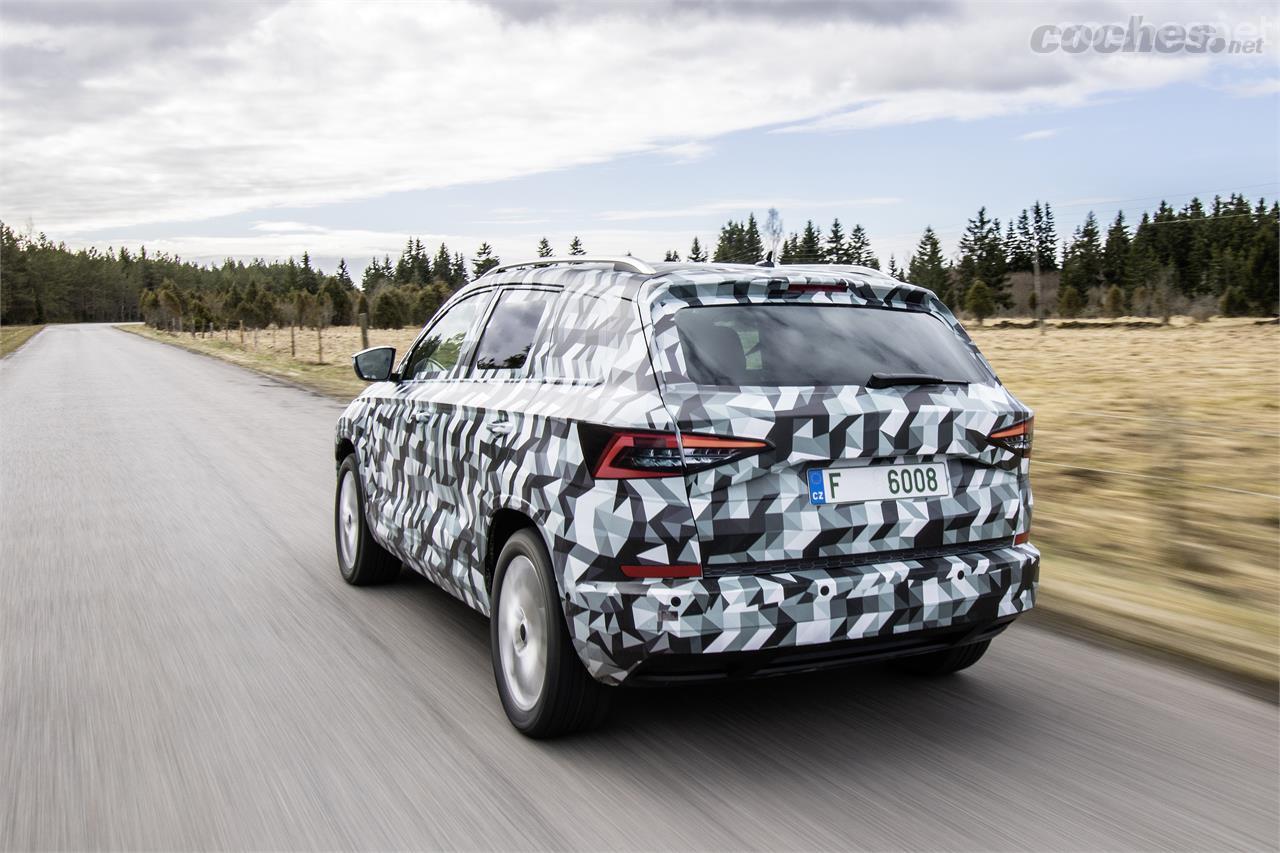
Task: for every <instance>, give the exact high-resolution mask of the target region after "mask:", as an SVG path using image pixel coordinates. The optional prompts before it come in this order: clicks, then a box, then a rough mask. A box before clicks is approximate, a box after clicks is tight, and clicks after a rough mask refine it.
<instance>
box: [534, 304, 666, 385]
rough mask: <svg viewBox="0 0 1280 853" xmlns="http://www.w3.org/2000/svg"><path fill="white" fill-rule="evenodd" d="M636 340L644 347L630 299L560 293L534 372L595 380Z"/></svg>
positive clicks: (604, 373) (559, 378) (565, 377)
mask: <svg viewBox="0 0 1280 853" xmlns="http://www.w3.org/2000/svg"><path fill="white" fill-rule="evenodd" d="M637 341H639V342H640V349H641V350H642V351H643V350H645V345H644V343H643V341H644V336H643V335H642V334H641V332H640V329H639V323H638V319H637V316H636V306H635V303H634V302H631V301H630V300H627V299H619V298H618V297H616V296H590V295H582V294H564V295H563V296H562V297H561V299H560V301H559V303H558V304H557V305H556V308H555V313H554V315H552V316H551V317H550V319H549V320H548V329H547V346H546V350H545V352H544V353H543V355H542V356H541V358H540V360H541V362H542V363H541V364H540V365H539V372H538V375H539V376H541V377H543V378H545V379H554V380H560V381H564V380H568V381H572V382H598V381H600V380H602V379H603V378H604V377H605V376H606V375H607V374H608V373H609V370H610V369H611V368H612V367H613V365H614V364H615V362H617V360H618V358H619V357H620V356H621V355H622V353H623V352H624V351H626V350H627V349H628V348H630V347H633V346H635V345H636V342H637Z"/></svg>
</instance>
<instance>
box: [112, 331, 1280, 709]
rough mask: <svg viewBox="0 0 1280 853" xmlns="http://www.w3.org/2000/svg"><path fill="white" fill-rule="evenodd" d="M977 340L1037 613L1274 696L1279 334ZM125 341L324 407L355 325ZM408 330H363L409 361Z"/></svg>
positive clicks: (346, 392) (351, 386)
mask: <svg viewBox="0 0 1280 853" xmlns="http://www.w3.org/2000/svg"><path fill="white" fill-rule="evenodd" d="M1081 325H1083V326H1085V327H1084V328H1070V329H1057V328H1050V329H1049V330H1048V331H1047V333H1045V334H1043V335H1042V334H1041V333H1040V332H1039V331H1038V330H1035V329H1025V328H1001V329H995V328H976V327H975V328H971V329H970V332H971V333H972V334H973V337H974V338H975V339H976V340H977V342H978V344H979V346H981V347H982V350H983V352H985V353H986V355H987V357H988V358H989V359H990V360H991V362H992V364H993V365H994V366H995V368H996V370H997V371H998V372H999V374H1000V378H1001V379H1002V380H1003V381H1004V383H1005V384H1006V385H1007V386H1008V387H1009V388H1010V389H1011V390H1012V391H1013V392H1014V393H1015V394H1016V395H1017V396H1018V397H1019V398H1020V399H1021V400H1022V401H1023V402H1025V403H1027V404H1028V405H1029V406H1031V407H1032V408H1033V409H1035V410H1036V438H1035V450H1034V457H1033V460H1032V471H1033V485H1034V489H1035V495H1036V507H1035V521H1034V526H1033V530H1032V539H1033V541H1035V542H1036V543H1037V544H1038V545H1039V546H1040V548H1041V550H1042V551H1043V552H1044V565H1043V570H1042V581H1043V583H1042V594H1041V605H1042V608H1043V609H1044V610H1045V611H1047V612H1049V613H1051V614H1054V615H1056V616H1057V617H1060V618H1063V619H1066V620H1067V621H1069V622H1070V623H1072V624H1074V625H1076V626H1079V627H1081V628H1084V629H1087V630H1088V631H1089V632H1091V633H1096V634H1100V635H1104V636H1107V637H1112V638H1116V639H1119V640H1122V641H1127V642H1131V643H1137V644H1140V645H1144V646H1148V647H1151V648H1153V649H1156V650H1160V651H1163V652H1168V653H1171V654H1173V655H1176V656H1179V657H1184V658H1188V659H1192V660H1195V661H1198V662H1201V663H1204V664H1208V665H1210V666H1212V667H1214V668H1217V669H1221V670H1225V671H1229V672H1232V673H1235V674H1237V675H1241V676H1245V677H1247V678H1250V679H1252V680H1255V681H1260V682H1264V683H1271V684H1274V683H1275V681H1276V679H1277V667H1278V665H1280V656H1278V647H1280V618H1278V614H1280V327H1277V326H1276V325H1275V324H1266V325H1264V324H1259V323H1257V322H1256V321H1254V320H1251V319H1241V320H1228V319H1214V320H1211V321H1208V322H1205V323H1191V322H1190V321H1189V320H1184V319H1175V321H1174V323H1172V324H1171V325H1170V326H1167V327H1162V328H1161V327H1156V328H1127V327H1123V326H1120V327H1105V326H1101V325H1099V326H1097V327H1091V325H1090V324H1087V323H1086V324H1081ZM127 328H129V330H130V331H135V332H137V333H139V334H144V335H147V336H150V337H155V338H158V339H161V340H165V341H167V342H170V343H175V344H179V345H181V346H185V347H188V348H190V349H195V350H199V351H203V352H207V353H210V354H212V355H216V356H218V357H221V358H225V359H227V360H229V361H233V362H235V363H237V364H241V365H243V366H245V367H250V368H252V369H255V370H259V371H261V372H263V373H267V374H269V375H272V376H276V377H279V378H282V379H285V380H288V381H292V382H296V383H299V384H302V385H304V386H307V387H311V388H314V389H316V390H318V391H321V392H323V393H326V394H330V395H333V396H336V397H344V396H345V397H350V396H352V395H354V394H355V393H357V392H358V391H359V389H360V388H361V387H362V384H363V383H361V382H360V381H359V380H357V379H356V378H355V376H354V375H353V374H352V372H351V367H350V358H349V356H350V354H351V353H352V352H355V351H356V350H358V349H359V348H360V332H359V330H358V329H355V328H335V329H328V330H326V331H325V333H324V353H325V362H326V363H325V364H317V359H316V334H315V332H314V331H307V332H300V333H299V334H298V338H297V348H298V357H296V358H293V357H290V349H289V346H290V344H289V331H288V330H287V329H285V330H278V331H275V332H272V331H266V332H259V333H258V340H257V347H256V349H255V348H254V346H253V342H252V336H250V335H246V341H245V345H244V347H241V346H240V344H239V335H238V334H237V333H232V334H231V335H230V336H228V338H227V340H224V339H223V336H222V335H221V334H216V335H215V336H214V337H212V338H199V337H196V338H193V337H191V336H190V335H181V336H176V335H169V334H165V333H161V332H156V331H154V330H151V329H146V328H144V327H141V326H133V327H127ZM416 332H417V330H416V329H402V330H396V331H386V330H372V329H371V330H370V332H369V338H370V344H371V345H378V344H391V345H393V346H396V347H397V348H398V349H401V350H402V349H403V347H405V346H407V345H408V344H409V343H410V342H411V341H412V340H413V338H414V336H415V334H416Z"/></svg>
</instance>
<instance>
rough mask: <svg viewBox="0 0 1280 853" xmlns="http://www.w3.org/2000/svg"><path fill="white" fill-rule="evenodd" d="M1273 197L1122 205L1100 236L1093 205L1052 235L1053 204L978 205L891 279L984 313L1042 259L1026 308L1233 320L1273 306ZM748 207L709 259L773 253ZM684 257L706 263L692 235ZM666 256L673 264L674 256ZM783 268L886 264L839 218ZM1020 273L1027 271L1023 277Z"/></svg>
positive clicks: (1278, 217) (798, 245)
mask: <svg viewBox="0 0 1280 853" xmlns="http://www.w3.org/2000/svg"><path fill="white" fill-rule="evenodd" d="M1278 244H1280V205H1277V203H1276V202H1274V201H1273V202H1272V203H1271V204H1270V205H1268V204H1267V202H1266V200H1265V199H1259V200H1258V201H1257V202H1256V203H1255V204H1252V205H1251V204H1250V202H1249V200H1248V199H1247V198H1245V197H1244V196H1242V195H1236V194H1232V195H1231V196H1229V197H1228V198H1225V199H1224V198H1222V197H1220V196H1219V197H1215V198H1214V199H1213V203H1212V204H1211V205H1210V206H1209V207H1208V208H1207V209H1206V207H1205V205H1204V204H1203V203H1202V202H1201V201H1200V200H1199V199H1192V200H1191V201H1190V202H1189V203H1187V204H1186V205H1185V206H1184V207H1182V208H1181V209H1180V210H1175V209H1174V208H1173V207H1172V206H1171V205H1169V204H1168V203H1167V202H1163V201H1162V202H1160V205H1159V207H1157V209H1156V210H1155V211H1154V212H1153V213H1147V212H1144V213H1143V214H1142V216H1141V218H1140V219H1139V221H1138V223H1137V225H1136V226H1135V227H1132V228H1131V227H1130V225H1129V223H1128V222H1127V221H1126V220H1125V215H1124V212H1123V211H1120V212H1118V213H1117V214H1116V217H1115V219H1114V220H1113V221H1112V222H1111V224H1110V226H1108V228H1107V229H1106V232H1105V233H1103V231H1102V229H1101V226H1100V225H1099V224H1098V220H1097V217H1096V216H1095V215H1094V213H1093V212H1092V211H1090V212H1089V213H1088V215H1087V216H1086V217H1085V220H1084V222H1083V223H1082V224H1081V225H1080V227H1079V228H1077V229H1076V230H1075V232H1074V233H1073V234H1072V235H1071V238H1070V239H1067V240H1062V241H1061V242H1059V239H1058V234H1057V226H1056V224H1055V222H1054V214H1053V208H1052V206H1051V205H1050V204H1049V203H1048V202H1040V201H1036V202H1035V203H1034V204H1032V205H1031V207H1029V208H1025V209H1023V210H1022V211H1021V212H1020V213H1019V214H1018V215H1017V216H1015V217H1012V218H1010V219H1009V220H1008V221H1007V223H1006V224H1005V226H1004V227H1003V228H1002V227H1001V222H1000V220H999V219H996V218H993V217H991V216H990V215H989V214H988V212H987V209H986V208H985V207H982V208H979V209H978V212H977V214H976V215H975V216H974V217H973V218H971V219H970V220H969V221H968V223H967V224H966V226H965V229H964V232H963V234H962V235H961V237H960V240H959V245H958V251H957V253H956V255H955V256H954V257H953V258H950V259H948V258H947V256H946V255H945V254H944V252H943V249H942V243H941V240H939V238H938V235H937V233H936V232H935V231H934V230H933V228H932V227H926V228H925V229H924V233H923V234H922V235H921V237H920V241H919V243H918V244H917V247H916V251H915V253H914V254H913V255H912V256H911V257H910V258H908V259H906V260H905V262H904V263H899V261H898V260H897V259H896V258H894V257H893V256H892V255H891V256H890V257H889V262H888V266H887V269H886V270H885V271H886V272H887V273H888V274H889V275H891V276H893V277H894V278H898V279H900V280H902V281H910V282H911V283H913V284H918V285H921V286H922V287H927V288H929V289H930V290H933V291H934V292H935V293H937V294H938V296H939V297H940V298H941V299H942V300H943V302H945V303H947V304H948V305H950V306H951V307H952V308H954V309H956V310H963V311H965V312H966V313H969V314H971V315H974V316H976V317H978V318H979V319H982V318H985V317H987V316H991V315H992V314H993V313H994V312H996V311H997V310H1001V309H1009V308H1012V307H1014V305H1013V302H1014V298H1013V293H1012V288H1011V283H1012V282H1013V280H1014V279H1016V278H1018V277H1019V274H1025V273H1031V272H1032V271H1033V270H1035V269H1036V268H1037V267H1038V268H1039V270H1040V271H1041V272H1042V273H1045V274H1047V276H1046V277H1047V278H1048V279H1049V280H1050V281H1051V282H1052V283H1053V285H1054V290H1055V291H1056V297H1055V299H1054V301H1053V304H1045V305H1039V306H1038V305H1036V295H1035V293H1034V291H1033V292H1030V293H1029V294H1028V299H1027V304H1025V305H1021V306H1018V307H1020V308H1026V309H1028V310H1030V311H1031V312H1032V313H1035V312H1037V310H1039V311H1040V312H1042V313H1044V314H1054V313H1056V314H1057V315H1059V316H1062V317H1075V316H1078V315H1080V314H1081V313H1083V312H1085V311H1087V310H1094V311H1096V312H1097V313H1101V314H1107V315H1111V316H1119V315H1120V314H1123V313H1126V312H1131V313H1134V314H1168V313H1169V312H1170V311H1171V310H1172V309H1173V307H1174V304H1175V302H1176V303H1178V304H1180V305H1183V306H1186V305H1190V304H1194V303H1200V304H1204V303H1205V302H1210V303H1212V304H1213V306H1214V307H1215V308H1216V309H1217V310H1218V311H1219V312H1220V313H1222V314H1226V315H1228V316H1234V315H1247V314H1275V313H1276V311H1277V308H1278V307H1280V306H1278V302H1280V245H1278ZM772 250H773V248H772V247H768V246H766V245H765V243H764V238H763V237H762V235H761V233H760V228H759V226H758V224H757V222H756V218H755V215H754V213H753V214H750V215H749V216H748V217H747V219H746V220H745V221H735V220H729V221H728V222H727V223H725V225H724V226H723V227H722V228H721V229H720V234H719V237H718V240H717V242H716V245H715V249H714V251H713V253H712V256H711V259H712V260H713V261H722V262H731V263H754V262H755V261H756V260H759V259H760V258H763V257H764V256H765V254H766V252H769V251H772ZM687 259H688V260H690V261H701V260H706V251H705V250H704V248H703V246H702V244H701V243H700V242H699V241H698V239H697V238H695V239H694V241H693V243H692V245H691V246H690V247H689V253H688V256H687ZM666 260H668V261H678V260H680V255H679V252H677V251H674V250H671V251H668V252H667V253H666ZM776 260H777V261H778V262H779V263H782V264H856V265H860V266H866V267H871V268H873V269H881V264H880V259H879V257H878V256H877V255H876V254H875V252H874V251H872V248H871V243H870V240H869V239H868V237H867V233H866V230H865V229H864V228H863V227H862V226H861V225H859V224H854V225H853V227H852V228H850V229H849V230H848V232H847V233H846V231H845V227H844V225H842V224H841V222H840V220H839V219H835V220H834V221H833V222H832V223H831V226H830V227H829V228H827V229H821V228H819V227H818V226H816V225H815V224H814V222H813V221H812V220H809V221H807V222H806V223H805V225H804V228H803V229H801V230H800V231H798V232H793V233H791V234H790V235H788V236H787V237H786V238H785V239H783V240H781V241H780V244H779V245H778V247H777V258H776ZM1023 278H1025V276H1023Z"/></svg>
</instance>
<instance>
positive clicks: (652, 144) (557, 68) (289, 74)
mask: <svg viewBox="0 0 1280 853" xmlns="http://www.w3.org/2000/svg"><path fill="white" fill-rule="evenodd" d="M1140 5H1142V6H1143V9H1142V10H1135V9H1134V8H1132V5H1131V4H1119V3H1113V4H1108V3H1095V4H1093V5H1092V6H1091V7H1090V16H1096V17H1108V18H1115V19H1117V20H1123V19H1126V18H1127V16H1128V15H1129V14H1130V13H1131V12H1135V11H1144V10H1145V11H1146V12H1147V14H1148V17H1149V18H1150V19H1157V18H1168V19H1179V18H1182V17H1185V13H1184V12H1183V11H1182V10H1181V9H1180V7H1178V6H1177V4H1164V5H1161V4H1159V3H1143V4H1140ZM544 7H546V4H536V5H535V6H524V5H519V4H516V5H513V4H510V3H496V4H484V5H481V4H471V3H466V2H460V0H459V2H444V1H443V0H441V2H432V3H422V4H412V3H370V4H361V5H355V4H346V3H336V2H334V3H326V2H293V3H287V4H282V5H276V6H272V5H267V4H262V3H252V4H227V5H219V4H209V5H201V4H194V3H178V4H173V3H167V4H144V5H140V4H129V3H126V4H116V5H102V6H99V5H84V4H74V5H73V4H62V3H52V4H40V5H35V6H19V5H18V4H14V3H6V4H4V5H3V6H2V7H0V15H4V16H6V20H5V22H4V25H3V26H0V33H3V39H2V40H0V64H2V66H3V67H2V69H0V70H3V73H4V77H5V93H4V97H3V98H2V99H0V126H3V127H4V137H3V143H2V147H0V154H2V155H3V163H4V166H3V170H2V171H0V205H2V207H0V215H2V216H4V217H5V218H6V219H10V220H13V221H23V220H25V219H27V218H28V217H30V218H31V219H33V220H34V221H35V222H36V223H37V225H38V226H39V227H40V228H42V229H45V230H46V231H48V232H50V233H58V232H71V231H88V230H93V229H103V228H108V227H127V226H132V225H136V224H141V223H152V222H165V221H167V222H173V221H193V220H202V219H207V218H211V217H216V216H223V215H228V214H234V213H239V212H244V211H252V210H264V209H270V208H283V207H305V206H313V205H321V204H325V203H329V202H335V201H341V200H349V199H359V198H372V197H377V196H381V195H384V194H387V193H391V192H397V191H407V190H420V189H429V188H436V187H444V186H452V185H459V184H468V183H481V182H492V181H498V180H503V179H507V178H513V177H518V176H524V175H532V174H536V173H541V172H548V171H554V170H561V169H567V168H570V167H573V166H579V165H584V164H591V163H601V162H605V161H608V160H611V159H614V158H617V157H620V156H624V155H628V154H642V153H656V154H659V155H660V156H661V155H665V156H672V157H674V158H675V159H676V161H680V160H681V159H682V158H683V159H684V160H689V159H696V158H697V157H700V156H705V155H706V154H707V153H708V150H709V147H708V140H711V139H713V138H715V137H718V136H721V135H724V134H728V133H731V132H734V131H739V130H743V129H747V128H759V127H773V128H780V129H785V130H787V131H789V132H801V131H841V130H856V129H860V128H867V127H877V126H884V125H891V124H904V123H914V122H924V121H933V120H938V119H972V118H982V117H990V116H1000V115H1009V114H1019V113H1035V112H1046V111H1052V110H1060V109H1062V108H1066V107H1071V106H1076V105H1080V104H1084V103H1089V102H1090V101H1091V100H1094V99H1097V98H1099V97H1102V96H1105V95H1106V94H1107V93H1111V92H1116V91H1136V90H1141V89H1148V88H1153V87H1157V86H1161V85H1164V84H1167V83H1170V82H1174V81H1178V80H1189V79H1196V78H1198V77H1200V76H1202V75H1204V73H1205V71H1206V68H1208V67H1209V63H1210V62H1211V60H1209V59H1207V58H1204V57H1201V58H1192V57H1186V56H1178V57H1172V58H1171V57H1160V56H1123V57H1120V56H1110V57H1105V56H1098V55H1078V56H1072V55H1067V54H1062V53H1058V54H1054V55H1050V56H1045V55H1038V54H1033V53H1032V52H1031V51H1030V50H1029V47H1028V38H1029V34H1030V32H1031V30H1032V29H1033V28H1034V26H1035V25H1037V24H1039V23H1042V22H1044V21H1046V20H1055V19H1058V18H1066V19H1070V18H1073V17H1078V14H1079V13H1078V12H1077V11H1076V10H1077V9H1078V8H1079V7H1075V6H1071V5H1067V6H1064V7H1062V8H1060V9H1057V10H1056V11H1057V12H1058V13H1059V14H1054V11H1055V10H1053V9H1050V10H1046V9H1045V8H1044V7H1042V6H1040V5H1030V4H1028V5H1002V6H1001V7H1000V14H999V15H993V14H991V10H990V7H988V6H985V5H982V4H975V5H973V6H965V7H953V6H950V5H933V4H920V3H915V4H910V5H909V6H905V7H893V8H895V9H901V11H900V12H899V11H893V10H892V9H891V8H890V7H884V8H881V7H872V6H867V5H863V4H835V5H824V4H820V3H813V2H807V3H804V4H801V5H799V6H794V7H793V6H780V5H771V4H760V3H757V4H754V5H752V6H751V7H750V9H748V10H746V11H744V12H743V13H741V14H739V13H738V12H737V11H735V10H736V9H737V7H735V6H733V5H732V4H723V3H698V4H694V5H693V6H686V5H679V4H674V3H668V4H664V5H662V6H661V7H658V8H659V12H660V13H658V14H655V13H652V8H653V7H648V6H646V5H645V4H631V5H627V6H612V5H610V6H605V7H598V6H590V7H584V6H579V7H575V8H578V9H584V8H593V9H596V11H594V12H592V13H591V14H567V13H566V14H550V13H548V14H542V13H537V14H535V12H537V10H538V9H541V8H544ZM1257 8H1258V9H1260V10H1262V11H1263V12H1265V11H1266V9H1267V7H1266V6H1265V5H1259V6H1258V7H1257ZM792 9H794V10H796V11H795V14H794V15H793V14H791V11H789V10H792ZM1160 9H1163V10H1165V12H1161V11H1152V10H1160ZM748 12H749V13H748ZM801 13H803V14H801ZM1166 13H1167V14H1166ZM1237 13H1238V14H1239V15H1240V16H1241V17H1245V16H1246V10H1237ZM42 15H43V16H44V17H41V16H42ZM1259 61H1260V62H1266V61H1269V60H1268V59H1266V58H1263V59H1260V60H1259ZM775 203H776V202H775ZM617 213H619V212H615V214H617ZM620 213H626V212H625V211H623V212H620ZM632 213H636V212H632ZM641 213H642V212H641ZM689 215H696V214H689ZM526 218H527V217H526ZM614 218H618V219H621V218H644V216H638V217H637V216H631V217H626V216H618V215H615V217H614Z"/></svg>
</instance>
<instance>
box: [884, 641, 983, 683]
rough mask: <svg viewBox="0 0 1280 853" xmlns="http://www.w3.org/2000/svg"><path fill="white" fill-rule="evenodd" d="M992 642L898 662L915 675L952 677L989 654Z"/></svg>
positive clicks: (903, 659) (915, 656) (945, 650)
mask: <svg viewBox="0 0 1280 853" xmlns="http://www.w3.org/2000/svg"><path fill="white" fill-rule="evenodd" d="M990 645H991V641H990V640H983V641H982V642H980V643H970V644H969V645H967V646H956V647H955V648H953V649H943V650H942V651H940V652H929V653H927V654H923V655H912V656H911V657H908V658H901V659H900V660H898V661H896V663H897V665H898V666H899V667H900V668H901V669H904V670H906V671H907V672H910V673H911V674H913V675H950V674H951V673H953V672H959V671H960V670H962V669H968V668H969V667H971V666H973V665H974V664H975V663H977V662H978V661H979V659H981V658H982V656H983V655H984V654H986V653H987V647H988V646H990Z"/></svg>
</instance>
